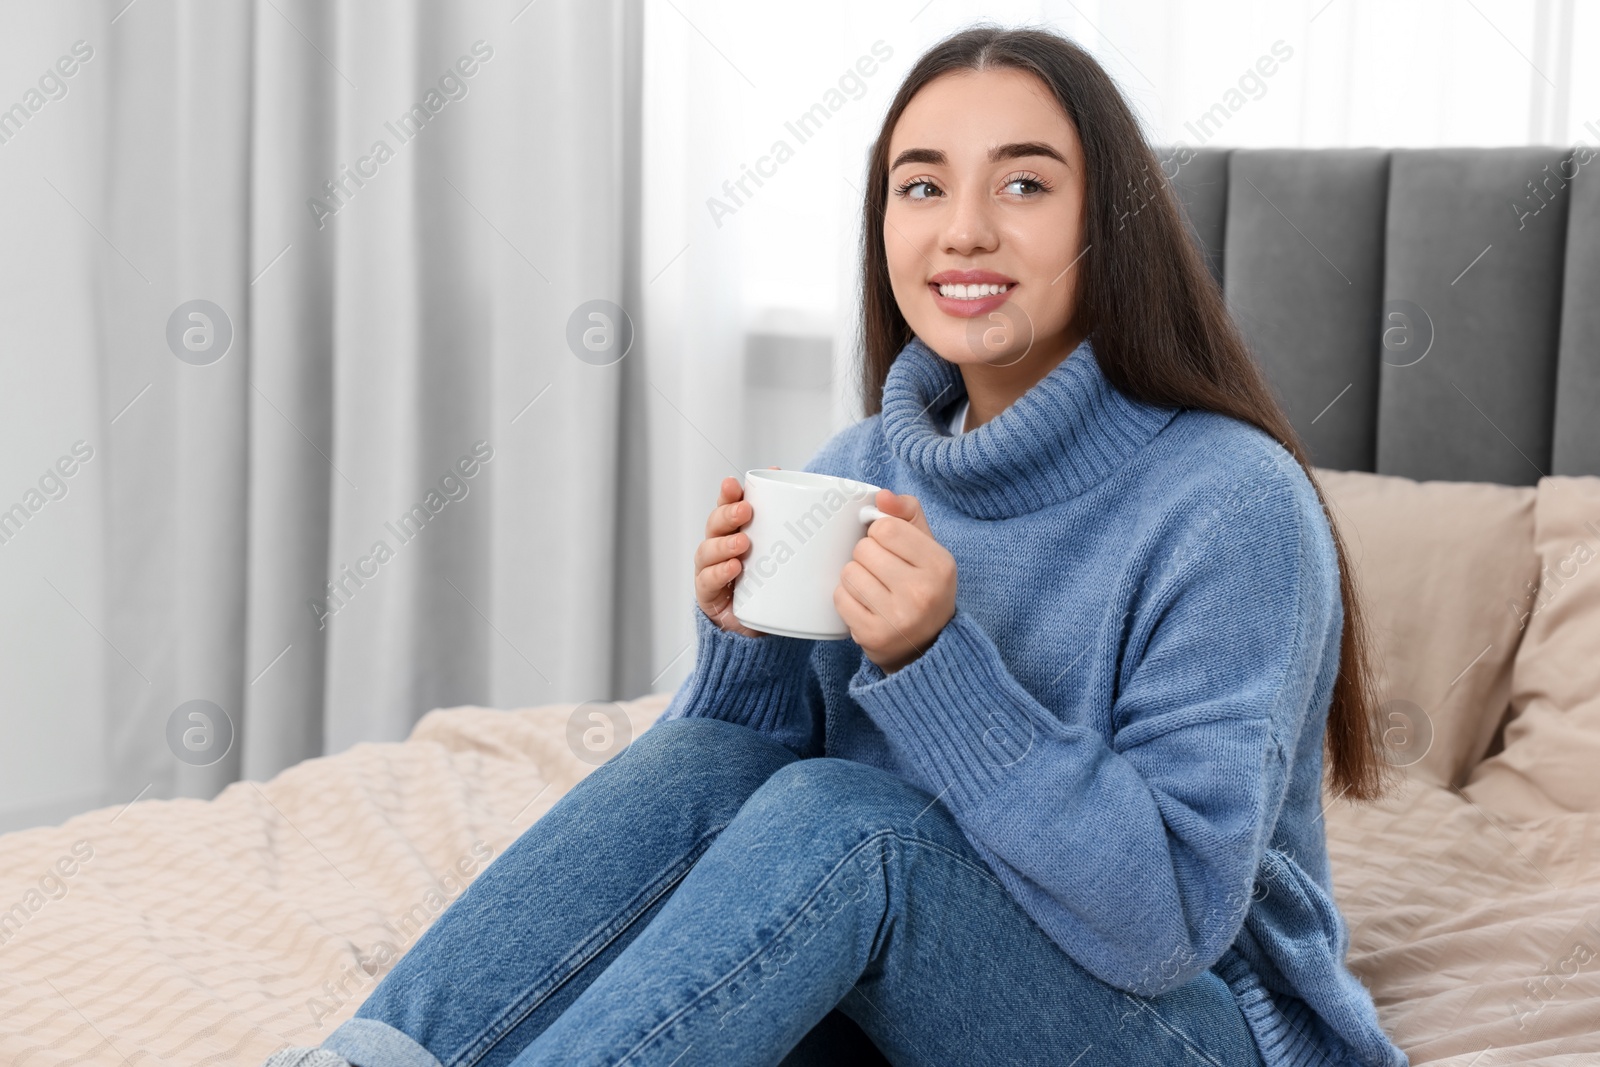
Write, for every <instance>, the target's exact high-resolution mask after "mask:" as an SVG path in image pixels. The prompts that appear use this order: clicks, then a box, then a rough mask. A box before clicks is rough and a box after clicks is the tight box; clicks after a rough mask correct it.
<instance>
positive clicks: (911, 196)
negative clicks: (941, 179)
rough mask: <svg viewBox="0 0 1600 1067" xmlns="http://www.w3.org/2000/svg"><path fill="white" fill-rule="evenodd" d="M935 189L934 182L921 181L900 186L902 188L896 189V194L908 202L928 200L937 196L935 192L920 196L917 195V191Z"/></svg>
mask: <svg viewBox="0 0 1600 1067" xmlns="http://www.w3.org/2000/svg"><path fill="white" fill-rule="evenodd" d="M935 188H936V187H935V186H934V184H933V183H932V182H930V181H927V180H926V179H919V180H917V181H910V182H906V183H905V184H904V185H902V186H900V188H898V189H896V190H895V192H896V193H898V194H899V195H900V196H902V197H904V198H905V199H907V200H928V199H931V198H932V197H933V196H934V195H935V194H934V193H933V192H931V191H930V192H925V193H923V194H922V195H920V196H919V195H917V190H918V189H926V190H933V189H935Z"/></svg>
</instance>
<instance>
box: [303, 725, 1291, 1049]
mask: <svg viewBox="0 0 1600 1067" xmlns="http://www.w3.org/2000/svg"><path fill="white" fill-rule="evenodd" d="M323 1047H325V1048H328V1049H331V1050H333V1051H335V1052H338V1053H340V1054H341V1055H343V1056H344V1057H345V1058H346V1059H347V1060H349V1061H350V1062H351V1063H352V1064H355V1065H356V1067H458V1065H460V1067H495V1065H506V1064H510V1065H513V1067H534V1065H536V1064H563V1065H566V1064H621V1063H627V1064H637V1065H661V1067H667V1065H669V1064H670V1065H676V1067H690V1065H693V1064H713V1065H719V1067H720V1065H727V1064H784V1065H788V1067H797V1065H802V1064H806V1063H872V1062H879V1063H881V1062H883V1059H882V1057H887V1059H888V1061H889V1062H891V1063H895V1064H941V1065H951V1064H969V1063H1000V1062H1005V1063H1038V1064H1054V1065H1066V1064H1072V1065H1073V1067H1092V1065H1101V1064H1105V1065H1110V1064H1116V1065H1118V1067H1123V1065H1128V1064H1136V1065H1146V1064H1151V1065H1155V1064H1160V1065H1166V1064H1186V1065H1194V1067H1201V1065H1214V1067H1260V1065H1261V1063H1262V1061H1261V1057H1260V1055H1259V1053H1258V1052H1257V1051H1256V1047H1255V1042H1254V1040H1253V1039H1252V1037H1251V1035H1250V1033H1249V1031H1248V1030H1247V1029H1246V1027H1245V1021H1244V1017H1243V1015H1242V1014H1241V1013H1240V1011H1239V1009H1238V1007H1237V1006H1236V1004H1235V1002H1234V999H1233V996H1232V994H1231V993H1230V992H1229V990H1228V988H1227V986H1225V985H1224V984H1223V982H1222V979H1221V978H1219V977H1218V976H1217V975H1216V974H1214V973H1212V972H1209V971H1208V972H1206V973H1205V974H1203V975H1202V976H1201V977H1200V978H1198V979H1196V980H1195V981H1193V982H1191V983H1189V984H1188V985H1185V986H1183V987H1181V988H1179V989H1176V990H1173V991H1171V992H1169V993H1166V994H1163V995H1162V996H1159V997H1155V998H1153V999H1147V998H1144V997H1139V996H1135V995H1133V994H1130V993H1127V992H1124V991H1122V990H1120V989H1117V988H1115V987H1113V986H1110V985H1108V984H1106V983H1104V982H1102V981H1101V980H1099V979H1098V978H1095V977H1094V976H1093V975H1091V974H1089V973H1088V972H1087V971H1085V970H1084V969H1083V968H1081V967H1080V966H1079V965H1078V964H1077V963H1075V962H1074V961H1073V960H1072V959H1071V958H1070V957H1069V956H1068V955H1067V954H1066V953H1065V952H1063V951H1062V950H1061V949H1060V948H1059V947H1058V946H1057V945H1056V944H1055V943H1054V942H1052V941H1051V940H1050V939H1049V938H1048V937H1046V936H1045V935H1044V933H1043V932H1042V931H1041V930H1040V929H1039V928H1038V926H1036V925H1035V924H1034V922H1033V920H1032V919H1030V918H1029V917H1028V915H1027V913H1026V912H1024V911H1023V910H1022V909H1021V908H1020V907H1019V906H1018V905H1017V904H1016V903H1015V902H1014V901H1013V900H1012V899H1011V897H1010V896H1009V895H1008V894H1007V893H1006V891H1005V890H1004V889H1003V888H1002V887H1001V885H1000V883H999V882H998V881H996V879H995V877H994V875H993V874H992V873H991V872H990V870H989V869H988V867H987V866H986V865H985V864H984V862H983V861H982V860H981V859H980V858H979V857H978V855H977V854H976V853H975V852H974V851H973V849H972V847H971V846H970V845H969V844H968V843H967V841H966V839H965V838H964V837H963V836H962V834H961V831H960V829H959V828H958V827H957V825H956V823H955V822H954V820H953V819H952V818H951V816H950V814H949V812H948V811H947V810H946V809H945V808H944V806H943V805H942V804H940V803H939V802H938V801H937V800H936V799H935V798H933V797H931V796H929V795H928V794H927V793H925V792H923V791H922V790H920V789H917V788H915V787H913V786H911V785H909V784H907V783H906V782H904V781H902V780H901V779H899V778H897V777H895V776H893V775H891V774H888V773H886V772H884V771H880V770H878V769H876V768H873V767H869V766H867V765H865V764H861V763H854V762H850V761H845V760H837V759H798V758H796V756H795V755H794V753H792V752H790V751H789V750H788V749H786V748H784V747H782V746H780V745H778V744H777V743H775V742H773V741H771V740H768V739H767V738H766V737H764V736H762V735H760V734H758V733H756V732H755V731H753V730H751V729H749V728H747V727H744V726H738V725H734V724H732V723H726V722H722V721H719V720H712V719H687V720H676V721H669V722H663V723H658V724H657V725H655V726H653V727H651V728H650V729H649V730H647V731H645V732H644V733H643V734H642V735H641V736H640V737H639V739H638V740H637V741H635V742H634V743H633V744H632V745H630V746H629V747H628V748H626V749H624V750H623V751H622V752H621V753H619V754H618V755H617V756H615V757H613V758H612V759H611V760H610V761H609V762H608V763H606V764H605V765H604V766H602V767H599V768H597V769H596V770H595V771H593V772H592V773H591V774H590V775H589V776H588V777H587V778H585V779H584V780H583V781H582V782H580V783H579V784H578V785H577V786H576V787H575V788H574V789H572V790H571V791H570V792H569V793H568V794H567V795H566V796H564V797H563V798H562V799H561V800H560V802H558V803H557V804H556V805H555V806H554V807H553V808H551V810H550V811H549V813H548V814H546V815H545V816H544V817H543V818H542V819H540V820H539V821H538V822H537V823H535V824H534V825H533V826H531V827H529V828H528V830H527V831H526V832H525V833H523V835H522V836H521V837H519V838H518V839H517V840H516V842H514V843H513V844H512V845H511V846H510V847H509V848H507V849H506V851H505V852H504V853H503V854H501V855H500V856H499V857H498V858H496V859H495V861H494V862H493V863H491V864H490V865H489V867H488V868H486V869H485V870H484V871H483V873H482V874H481V875H479V877H478V878H477V880H476V881H474V882H473V883H472V885H471V886H470V887H468V889H467V890H466V891H465V892H464V893H462V895H461V896H460V897H459V898H458V899H457V900H456V901H455V902H454V903H453V904H452V905H451V906H450V907H449V908H448V909H446V911H445V912H444V914H443V915H441V916H440V917H439V919H438V920H437V921H436V922H435V923H434V924H433V926H432V927H430V928H429V929H428V931H427V932H426V933H425V934H424V935H423V936H422V937H421V938H420V939H419V940H418V941H417V944H416V945H415V946H414V947H413V948H412V949H411V950H410V951H409V952H407V953H406V954H405V955H404V956H403V957H402V958H401V959H400V961H399V962H398V963H396V964H395V966H394V968H393V969H392V970H391V971H390V972H389V973H388V974H387V975H385V976H384V978H383V980H382V981H381V982H380V983H379V984H378V986H377V988H376V989H374V990H373V992H372V995H371V996H370V997H369V998H368V999H367V1001H366V1002H365V1003H364V1004H363V1005H362V1006H361V1008H360V1009H359V1010H358V1011H357V1012H356V1014H355V1016H354V1018H352V1019H350V1020H349V1021H347V1022H346V1023H344V1024H343V1025H341V1026H340V1027H338V1028H337V1029H336V1030H335V1031H334V1032H333V1033H332V1034H330V1035H329V1036H328V1038H327V1040H326V1041H324V1042H323ZM880 1051H881V1056H880Z"/></svg>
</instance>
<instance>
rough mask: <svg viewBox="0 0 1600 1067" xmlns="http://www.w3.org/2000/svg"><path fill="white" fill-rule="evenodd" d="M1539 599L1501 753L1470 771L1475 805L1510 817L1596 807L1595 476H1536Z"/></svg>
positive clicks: (1514, 680)
mask: <svg viewBox="0 0 1600 1067" xmlns="http://www.w3.org/2000/svg"><path fill="white" fill-rule="evenodd" d="M1534 546H1535V548H1536V549H1537V550H1538V553H1539V558H1540V561H1541V562H1542V563H1543V570H1542V571H1541V574H1540V578H1541V580H1540V584H1539V595H1538V599H1537V600H1536V601H1533V602H1530V603H1528V604H1527V605H1526V606H1524V608H1523V610H1524V611H1526V612H1528V615H1529V617H1528V622H1527V627H1526V629H1525V632H1524V634H1523V637H1522V647H1521V648H1519V649H1518V650H1517V658H1516V662H1515V664H1514V665H1513V667H1512V671H1511V715H1512V716H1513V718H1512V719H1511V720H1510V721H1509V722H1508V723H1507V724H1506V732H1505V749H1504V751H1502V752H1500V753H1499V754H1498V755H1495V756H1493V757H1491V758H1489V759H1486V760H1484V761H1483V762H1482V763H1481V764H1479V765H1478V766H1477V767H1476V768H1474V770H1473V772H1472V777H1471V778H1470V779H1469V784H1468V786H1467V789H1466V792H1467V795H1468V796H1470V797H1471V798H1472V799H1473V800H1474V801H1475V802H1477V803H1480V804H1482V805H1483V806H1484V807H1486V808H1489V809H1491V810H1494V811H1496V812H1498V813H1502V814H1505V815H1508V816H1510V817H1512V818H1518V819H1537V818H1542V817H1544V816H1546V815H1552V814H1559V813H1561V812H1568V811H1600V478H1594V477H1582V478H1563V477H1554V478H1542V479H1540V481H1539V499H1538V503H1537V504H1536V506H1535V513H1534Z"/></svg>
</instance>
